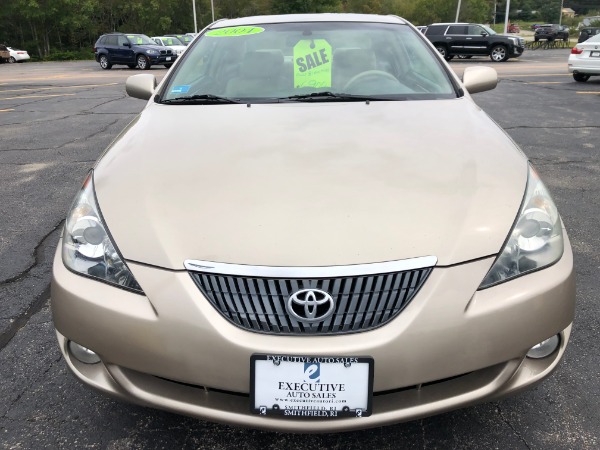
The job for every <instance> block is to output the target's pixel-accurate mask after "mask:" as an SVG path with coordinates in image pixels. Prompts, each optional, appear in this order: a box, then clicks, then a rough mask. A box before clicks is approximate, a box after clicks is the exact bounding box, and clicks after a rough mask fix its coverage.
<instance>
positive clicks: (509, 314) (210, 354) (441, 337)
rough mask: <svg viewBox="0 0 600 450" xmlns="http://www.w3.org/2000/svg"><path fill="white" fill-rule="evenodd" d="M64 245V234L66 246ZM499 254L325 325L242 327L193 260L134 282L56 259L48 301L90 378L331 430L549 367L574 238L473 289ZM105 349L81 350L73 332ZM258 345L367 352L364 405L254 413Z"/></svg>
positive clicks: (172, 406) (463, 399) (503, 390)
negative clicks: (393, 302) (402, 300)
mask: <svg viewBox="0 0 600 450" xmlns="http://www.w3.org/2000/svg"><path fill="white" fill-rule="evenodd" d="M59 249H60V245H59ZM492 262H493V258H486V259H484V260H479V261H474V262H470V263H466V264H461V265H458V266H452V267H446V268H435V269H434V270H433V272H432V273H431V275H430V277H429V279H428V281H427V282H426V283H425V285H424V286H423V288H422V289H421V291H420V292H419V293H418V294H417V295H416V297H415V298H414V299H413V300H412V302H411V303H410V304H409V305H408V306H407V307H406V309H405V310H404V311H403V312H402V313H401V314H400V315H399V316H398V317H397V318H395V319H394V320H393V321H391V322H390V323H389V324H387V325H385V326H383V327H381V328H378V329H375V330H372V331H368V332H364V333H356V334H350V335H340V336H324V337H312V336H311V337H295V336H276V335H265V334H259V333H252V332H248V331H244V330H242V329H240V328H237V327H236V326H234V325H232V324H230V323H229V322H227V321H226V320H225V319H224V318H223V317H222V316H221V315H220V314H219V313H218V312H217V311H216V310H215V309H214V308H213V307H212V306H211V305H210V304H209V303H208V301H206V299H204V298H203V297H202V295H201V294H200V292H199V290H198V288H197V287H196V285H195V284H194V282H193V281H192V279H191V277H190V276H189V275H188V273H187V272H185V271H181V272H173V271H167V270H162V269H158V268H156V267H147V266H143V265H139V264H134V263H129V267H130V269H131V270H132V272H133V273H134V276H135V277H136V279H137V280H138V282H139V283H140V285H141V286H142V288H143V289H144V291H145V292H146V294H147V297H146V296H141V295H137V294H134V293H130V292H127V291H124V290H121V289H117V288H114V287H112V286H109V285H106V284H103V283H100V282H97V281H94V280H91V279H87V278H84V277H82V276H79V275H76V274H73V273H72V272H70V271H69V270H67V269H66V268H65V267H64V265H63V263H62V260H61V256H60V251H58V252H57V255H56V258H55V262H54V274H53V283H52V311H53V316H54V322H55V326H56V329H57V336H58V340H59V343H60V348H61V351H62V352H63V354H64V356H65V360H66V361H67V363H68V365H69V367H70V368H71V370H72V371H73V372H74V374H75V375H76V376H77V377H78V378H79V379H80V380H82V381H83V382H85V383H87V384H89V385H91V386H93V387H95V388H97V389H99V390H101V391H103V392H105V393H108V394H111V395H113V396H116V397H119V398H122V399H125V400H128V401H132V402H136V403H139V404H143V405H148V406H154V407H158V408H162V409H167V410H170V411H174V412H178V413H182V414H187V415H191V416H195V417H199V418H203V419H207V420H212V421H218V422H225V423H231V424H236V425H241V426H248V427H254V428H266V429H274V430H287V431H296V432H309V431H310V432H328V431H343V430H351V429H359V428H369V427H376V426H381V425H387V424H391V423H396V422H401V421H406V420H413V419H417V418H420V417H425V416H429V415H432V414H436V413H440V412H443V411H448V410H451V409H455V408H459V407H463V406H467V405H471V404H475V403H478V402H481V401H485V400H490V399H493V398H498V397H501V396H504V395H506V394H510V393H514V392H517V391H519V390H521V389H523V388H525V387H527V386H530V385H532V384H534V383H536V382H538V381H540V380H542V379H543V378H545V377H546V376H548V375H549V374H550V373H551V372H552V371H553V370H554V369H555V368H556V366H557V365H558V363H559V361H560V359H561V358H562V355H563V353H564V350H565V347H566V345H567V342H568V339H569V334H570V324H571V322H572V320H573V314H574V303H575V286H574V274H573V259H572V253H571V249H570V245H569V243H568V239H566V241H565V253H564V255H563V257H562V259H561V260H560V261H559V262H557V263H556V264H555V265H553V266H551V267H549V268H547V269H544V270H541V271H538V272H535V273H532V274H529V275H527V276H523V277H520V278H517V279H515V280H513V281H510V282H507V283H504V284H501V285H498V286H495V287H493V288H489V289H485V290H483V291H476V289H477V287H478V285H479V283H480V282H481V280H482V279H483V277H484V275H485V274H486V272H487V270H488V269H489V267H490V266H491V264H492ZM557 333H558V334H560V337H561V344H560V348H559V349H558V350H557V351H556V352H554V353H553V354H552V355H550V356H548V357H546V358H544V359H540V360H533V359H528V358H526V357H525V354H526V353H527V351H528V350H529V348H531V347H532V346H533V345H535V344H537V343H538V342H541V341H543V340H544V339H546V338H548V337H550V336H553V335H555V334H557ZM69 339H71V340H74V341H75V342H77V343H79V344H81V345H83V346H85V347H88V348H90V349H92V350H93V351H95V352H96V353H97V354H98V355H99V356H100V358H101V359H102V362H101V363H98V364H94V365H87V364H83V363H81V362H79V361H78V360H76V359H75V358H74V357H73V356H72V355H71V354H70V353H69V350H68V348H67V342H68V340H69ZM254 353H268V354H294V355H314V356H321V355H336V356H337V355H340V356H359V355H362V356H364V355H368V356H372V357H373V358H374V360H375V374H374V386H373V388H374V392H375V395H374V399H373V414H372V415H371V416H370V417H363V418H351V419H347V418H344V419H330V420H328V421H316V420H314V419H313V420H310V421H306V420H298V419H295V420H294V419H291V420H290V419H286V418H271V417H262V416H256V415H253V414H251V413H250V402H249V398H248V393H249V385H250V356H251V355H252V354H254Z"/></svg>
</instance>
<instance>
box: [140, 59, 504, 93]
mask: <svg viewBox="0 0 600 450" xmlns="http://www.w3.org/2000/svg"><path fill="white" fill-rule="evenodd" d="M136 76H137V75H136ZM132 78H133V77H132ZM462 79H463V84H464V85H465V89H467V91H468V92H469V94H476V93H478V92H484V91H489V90H491V89H494V88H495V87H496V86H497V85H498V73H496V70H495V69H492V68H491V67H486V66H476V67H467V68H466V69H465V71H464V73H463V78H462Z"/></svg>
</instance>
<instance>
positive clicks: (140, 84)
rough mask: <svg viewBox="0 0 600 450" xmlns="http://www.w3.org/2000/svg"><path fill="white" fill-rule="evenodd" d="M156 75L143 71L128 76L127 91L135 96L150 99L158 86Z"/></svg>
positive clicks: (131, 95)
mask: <svg viewBox="0 0 600 450" xmlns="http://www.w3.org/2000/svg"><path fill="white" fill-rule="evenodd" d="M157 84H158V83H157V82H156V77H155V76H154V75H151V74H148V73H141V74H139V75H133V76H131V77H129V78H127V81H126V82H125V92H127V95H129V96H130V97H133V98H139V99H140V100H148V99H149V98H150V97H152V94H154V89H156V86H157Z"/></svg>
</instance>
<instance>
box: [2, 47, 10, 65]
mask: <svg viewBox="0 0 600 450" xmlns="http://www.w3.org/2000/svg"><path fill="white" fill-rule="evenodd" d="M9 59H10V52H9V51H8V48H7V47H6V45H3V44H0V63H5V62H8V60H9Z"/></svg>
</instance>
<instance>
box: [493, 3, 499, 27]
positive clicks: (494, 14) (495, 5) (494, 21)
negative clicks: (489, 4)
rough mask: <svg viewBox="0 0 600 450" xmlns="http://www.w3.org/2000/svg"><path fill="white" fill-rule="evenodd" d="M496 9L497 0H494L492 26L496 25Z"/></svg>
mask: <svg viewBox="0 0 600 450" xmlns="http://www.w3.org/2000/svg"><path fill="white" fill-rule="evenodd" d="M497 10H498V0H494V19H493V20H494V26H496V11H497Z"/></svg>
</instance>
